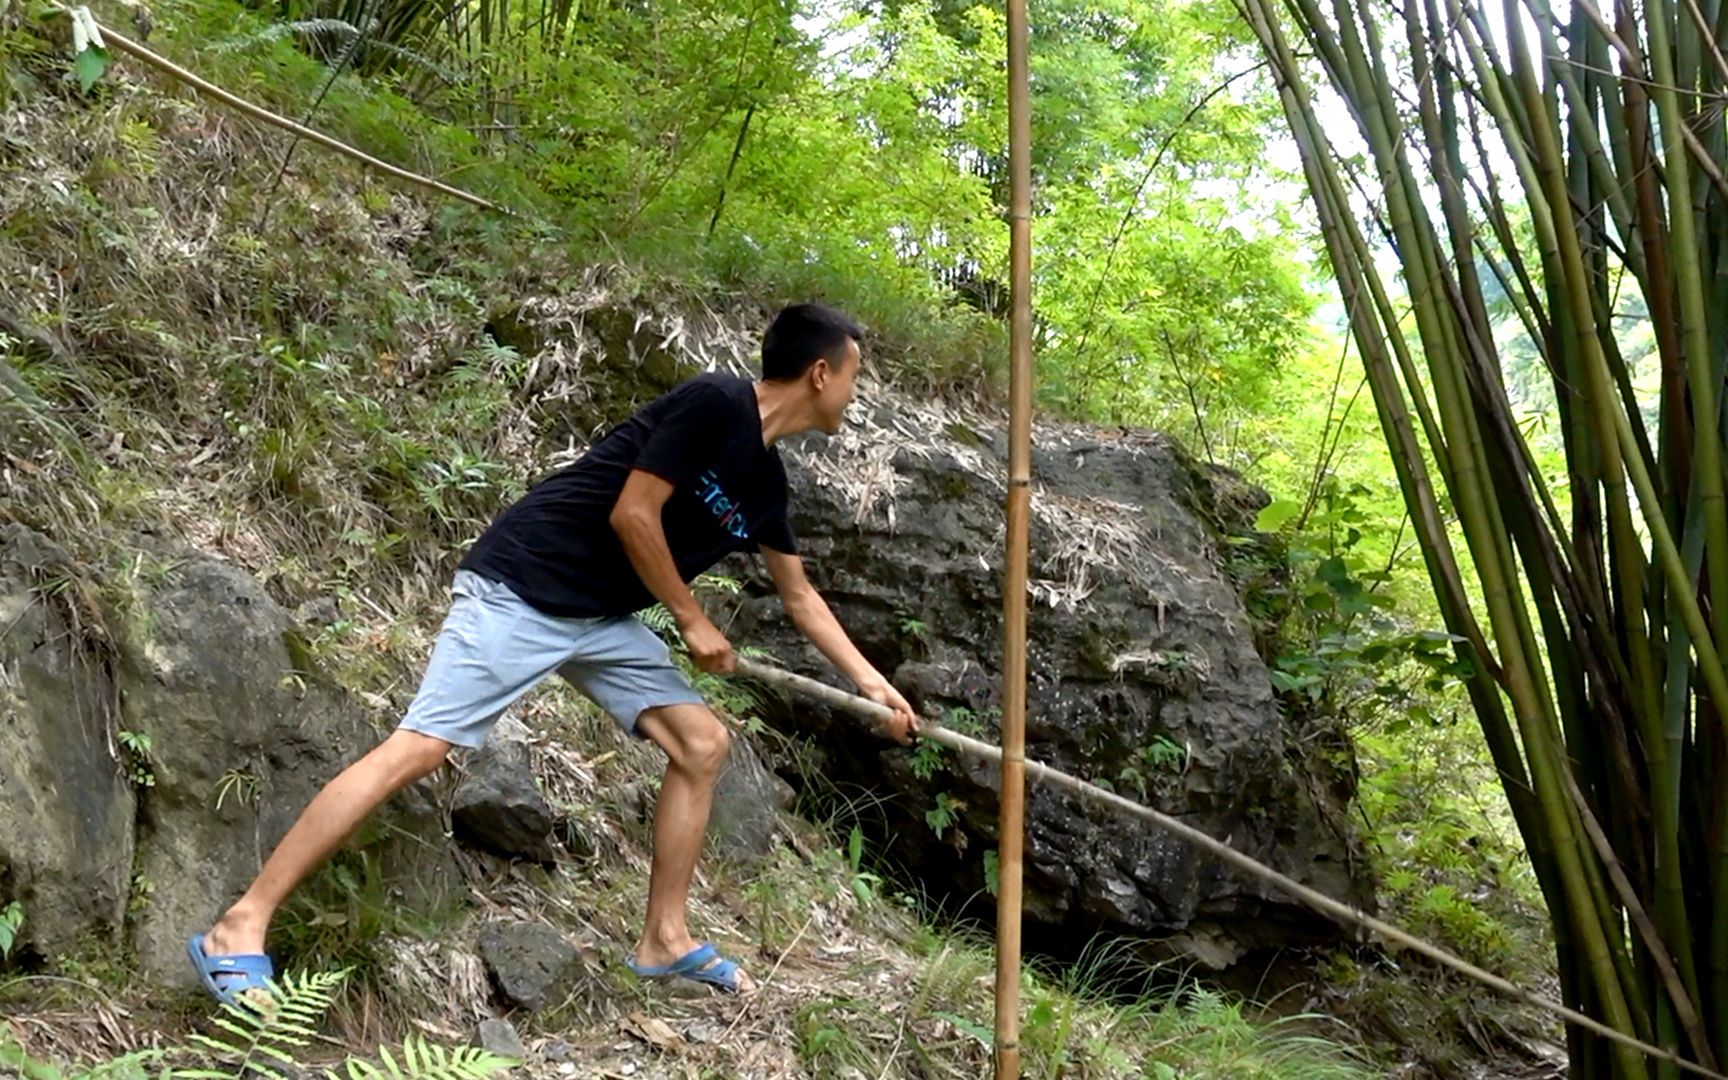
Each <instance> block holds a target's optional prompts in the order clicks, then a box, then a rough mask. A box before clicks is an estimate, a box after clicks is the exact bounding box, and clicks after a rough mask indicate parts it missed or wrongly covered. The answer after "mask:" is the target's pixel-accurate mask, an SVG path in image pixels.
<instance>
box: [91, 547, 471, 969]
mask: <svg viewBox="0 0 1728 1080" xmlns="http://www.w3.org/2000/svg"><path fill="white" fill-rule="evenodd" d="M138 603H139V607H140V611H141V617H140V618H138V619H135V620H133V621H132V626H131V630H130V631H129V632H128V633H127V635H126V637H125V639H124V664H123V665H122V668H121V672H120V678H121V702H122V708H123V710H124V713H125V717H126V722H127V724H128V725H129V726H130V727H131V728H133V729H134V730H137V731H140V732H143V733H145V734H147V735H148V736H149V738H150V743H151V750H150V760H149V763H148V767H149V768H150V770H151V771H152V772H153V774H154V784H153V785H152V786H151V787H150V788H149V789H148V791H147V793H146V795H145V797H144V799H143V805H142V814H141V816H140V821H139V830H138V871H139V874H140V875H141V876H142V878H143V879H144V880H145V881H147V882H148V883H149V885H150V894H149V898H148V903H146V904H144V905H142V907H141V910H140V911H139V912H138V914H137V916H136V919H135V922H134V926H133V934H134V942H133V943H134V947H135V949H136V953H137V956H138V963H139V966H140V968H141V969H142V971H143V972H144V973H145V974H146V975H147V976H149V977H151V978H153V979H155V980H157V981H160V982H166V983H180V984H183V985H190V984H191V981H192V976H191V972H190V970H189V968H188V965H187V963H186V959H185V939H186V936H187V935H188V934H190V933H192V932H194V931H197V930H201V929H203V928H204V927H205V926H207V925H208V924H209V923H210V921H211V920H212V919H214V918H215V917H216V916H217V915H218V914H219V913H220V912H221V911H222V910H223V909H224V908H225V907H226V906H227V905H228V904H229V903H231V902H232V901H233V900H235V899H236V898H238V897H239V895H240V894H241V893H242V892H243V891H244V889H245V888H246V886H247V885H248V884H249V883H250V882H251V880H252V879H253V877H255V876H256V875H257V872H258V870H259V868H260V867H261V866H262V865H263V861H264V859H265V858H267V857H268V856H269V854H270V852H271V851H272V850H273V849H274V848H275V846H276V843H277V841H279V840H280V839H281V838H282V836H283V835H284V834H285V833H286V832H287V831H288V829H289V827H290V826H292V825H293V824H294V822H295V820H296V819H297V818H298V817H299V815H300V812H301V811H302V810H303V809H304V808H305V806H306V804H307V803H308V802H309V801H311V799H312V797H313V795H315V794H317V792H318V790H319V789H320V788H321V787H322V786H323V785H324V784H325V783H326V782H327V781H328V780H330V779H331V778H332V777H333V776H335V775H336V774H337V773H338V772H339V771H341V769H342V768H344V767H345V766H347V765H348V764H349V763H351V762H352V761H353V760H355V759H356V758H357V757H358V756H359V755H360V754H361V753H364V752H365V751H367V750H369V749H371V748H372V746H373V745H375V744H376V743H377V742H378V740H379V739H380V738H381V736H382V734H383V733H382V732H380V731H378V730H377V729H375V728H374V727H373V726H372V725H371V724H370V723H369V722H368V721H367V720H366V718H365V716H364V715H363V714H362V713H361V711H360V710H359V709H358V708H357V707H356V706H355V704H354V703H353V702H352V701H351V700H350V699H349V698H348V696H347V695H346V693H344V692H343V691H342V690H340V689H339V688H337V687H335V686H334V685H332V684H330V683H328V682H326V681H325V680H323V679H321V678H320V677H319V676H318V675H317V673H316V672H314V671H311V670H308V668H309V667H310V665H309V664H308V663H307V662H306V656H305V652H304V650H303V649H299V648H296V647H294V646H295V643H296V641H297V638H296V636H295V630H294V627H293V625H292V622H291V620H290V619H289V617H288V615H287V613H286V612H285V611H283V610H282V608H281V607H279V606H278V605H277V604H276V603H275V602H274V601H273V600H272V599H271V598H270V596H269V595H268V594H267V593H266V592H265V591H264V590H263V588H262V587H261V586H259V584H258V583H257V582H256V581H254V580H253V579H252V577H251V576H250V575H248V574H247V573H245V572H244V571H242V570H241V569H239V568H238V567H235V566H233V565H231V564H228V563H224V562H220V561H217V560H214V559H209V558H205V557H201V556H196V555H189V556H186V557H185V558H184V559H183V561H181V560H178V559H176V560H174V561H171V562H169V563H167V564H165V566H164V568H163V571H162V573H161V574H160V576H159V579H158V580H156V581H155V583H154V584H152V585H150V586H148V588H147V590H146V591H145V592H144V593H143V594H142V596H141V597H140V598H139V601H138ZM380 821H381V822H382V824H383V825H384V826H385V827H383V828H380V827H379V822H374V823H372V828H371V829H370V830H368V831H369V832H370V833H371V834H372V835H382V836H385V837H388V839H385V840H383V841H382V842H381V843H379V844H378V845H377V846H376V849H375V853H376V857H377V860H378V873H379V874H380V876H381V879H382V880H384V881H387V882H390V883H391V888H392V891H393V893H394V895H392V896H390V897H388V899H389V900H390V901H391V902H395V903H401V904H405V905H408V906H410V907H416V908H425V909H428V910H432V909H436V908H437V907H439V906H440V905H441V904H442V902H443V901H444V899H445V898H446V897H447V896H449V895H451V894H454V893H457V892H458V891H459V887H458V880H457V879H458V873H457V870H456V867H455V863H454V861H453V859H452V856H451V854H450V852H449V849H448V847H447V845H446V844H445V843H444V842H443V829H442V827H441V821H440V815H439V814H438V812H437V810H436V807H435V805H434V803H433V801H432V799H431V797H430V794H429V793H428V791H427V790H426V788H425V787H424V785H417V786H415V787H411V788H409V789H408V790H406V791H404V792H403V793H401V794H400V795H399V796H397V797H396V798H395V799H393V800H392V801H391V802H390V803H388V804H386V806H385V808H384V809H383V810H382V811H381V818H380ZM392 824H393V825H395V826H397V827H395V828H390V827H388V826H389V825H392Z"/></svg>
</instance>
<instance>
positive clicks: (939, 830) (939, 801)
mask: <svg viewBox="0 0 1728 1080" xmlns="http://www.w3.org/2000/svg"><path fill="white" fill-rule="evenodd" d="M960 808H961V807H960V804H959V803H958V802H956V801H954V798H953V796H951V795H949V794H948V793H947V792H946V791H939V792H937V793H936V805H935V806H933V807H931V808H930V809H929V810H927V811H925V812H924V823H925V824H926V825H928V826H930V831H931V832H933V833H935V834H936V839H938V840H940V839H942V834H943V833H945V832H947V831H948V830H949V829H950V828H952V827H953V825H954V822H955V819H956V818H957V817H958V813H957V811H959V810H960Z"/></svg>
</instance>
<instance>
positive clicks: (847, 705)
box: [737, 657, 1728, 1080]
mask: <svg viewBox="0 0 1728 1080" xmlns="http://www.w3.org/2000/svg"><path fill="white" fill-rule="evenodd" d="M737 673H738V674H739V675H743V676H745V677H747V678H751V679H756V680H758V681H760V682H763V683H766V684H768V685H769V686H773V687H777V688H779V689H782V690H788V691H794V692H796V693H800V694H803V695H805V696H806V697H810V698H813V699H814V700H816V701H819V702H821V703H823V704H824V705H828V706H830V707H831V708H835V709H840V710H843V711H845V712H848V713H850V714H852V715H853V716H856V717H859V718H860V719H862V720H864V721H865V722H866V723H868V724H869V725H870V726H871V727H872V729H875V730H881V729H883V728H884V727H885V725H886V724H887V723H888V721H889V720H890V719H892V718H893V715H894V713H893V710H891V709H889V708H887V707H886V706H883V705H878V704H876V703H875V702H874V701H870V700H868V699H866V698H861V697H858V696H857V695H855V694H848V693H847V692H846V691H844V690H840V689H838V688H836V687H832V686H828V685H827V684H825V683H819V682H817V681H816V680H815V679H812V678H809V677H807V676H804V675H799V674H796V673H794V672H790V671H783V670H781V669H780V668H777V667H774V666H772V665H770V664H764V663H762V662H761V661H760V660H752V659H750V658H748V657H739V658H738V668H737ZM918 737H919V738H921V739H928V740H929V741H931V742H933V743H936V744H938V745H940V746H945V747H947V748H948V749H950V750H953V751H955V752H956V753H961V754H967V755H970V756H972V757H975V758H982V759H983V760H985V761H990V762H995V763H996V764H997V765H998V766H999V767H1000V766H1002V765H1004V764H1005V758H1004V754H1003V751H1002V750H1000V749H999V748H997V747H994V746H991V745H990V744H989V743H987V742H983V741H981V740H979V739H974V738H970V737H968V736H966V735H962V734H960V733H959V732H956V731H950V730H948V729H947V728H944V727H940V726H938V725H936V724H934V723H932V722H930V721H921V722H920V724H919V728H918ZM1022 765H1023V767H1024V768H1025V771H1026V775H1027V776H1029V777H1031V778H1032V779H1033V780H1035V781H1038V782H1040V783H1046V784H1050V785H1052V786H1054V787H1059V788H1062V789H1063V790H1064V791H1069V792H1073V793H1074V794H1076V795H1079V796H1080V797H1081V798H1083V799H1087V800H1089V801H1091V802H1094V803H1097V804H1099V805H1101V806H1106V807H1109V808H1110V809H1112V810H1115V811H1117V812H1119V813H1123V814H1127V815H1129V816H1131V817H1136V818H1139V819H1141V820H1143V821H1148V822H1150V823H1152V824H1153V825H1156V826H1157V827H1158V828H1160V829H1163V830H1164V831H1166V832H1170V833H1174V834H1175V835H1177V836H1179V837H1181V838H1182V839H1183V840H1186V841H1188V842H1189V843H1191V844H1194V845H1195V846H1196V847H1199V848H1200V849H1202V850H1204V851H1205V852H1207V853H1208V854H1210V855H1213V856H1215V857H1217V858H1219V859H1222V860H1223V861H1225V862H1227V863H1229V864H1230V865H1232V866H1234V867H1236V868H1237V869H1239V870H1241V871H1243V872H1244V873H1247V874H1249V875H1250V876H1252V877H1255V878H1259V879H1260V880H1262V881H1266V882H1270V883H1271V884H1274V885H1276V886H1278V887H1279V888H1280V889H1282V890H1284V891H1285V892H1286V893H1288V894H1289V895H1291V896H1293V897H1295V898H1296V899H1298V900H1300V901H1302V902H1303V903H1305V904H1307V905H1308V906H1309V907H1311V908H1313V909H1314V910H1316V911H1318V912H1320V913H1321V914H1323V915H1328V916H1331V917H1332V918H1335V919H1338V920H1339V921H1341V922H1344V923H1348V924H1350V925H1353V926H1359V927H1361V928H1363V929H1364V930H1368V931H1370V932H1371V933H1373V934H1375V935H1376V936H1378V937H1379V938H1381V939H1382V940H1383V941H1386V942H1387V943H1389V944H1392V945H1396V946H1398V947H1400V948H1405V949H1409V950H1410V951H1411V952H1415V953H1420V954H1421V955H1423V956H1425V957H1427V958H1428V959H1430V960H1433V961H1434V962H1435V963H1437V964H1440V965H1442V966H1443V967H1447V968H1451V969H1452V970H1453V971H1456V972H1458V973H1459V974H1460V975H1463V976H1465V977H1466V978H1468V979H1470V980H1471V981H1473V982H1478V983H1481V984H1482V985H1484V986H1488V987H1492V988H1493V989H1495V990H1498V991H1500V992H1501V993H1502V994H1505V995H1507V996H1508V997H1511V998H1515V999H1517V1000H1518V1001H1522V1002H1524V1003H1525V1004H1527V1005H1531V1006H1533V1007H1535V1008H1538V1009H1541V1010H1542V1011H1544V1012H1547V1013H1552V1014H1553V1015H1555V1016H1558V1017H1560V1018H1562V1019H1564V1020H1566V1021H1568V1022H1569V1023H1573V1024H1576V1025H1578V1026H1580V1027H1584V1028H1588V1029H1589V1030H1591V1031H1593V1032H1595V1033H1596V1034H1598V1035H1601V1036H1602V1037H1603V1038H1606V1039H1610V1040H1613V1041H1614V1042H1616V1043H1618V1044H1620V1045H1621V1046H1624V1047H1628V1048H1630V1049H1634V1050H1637V1051H1638V1052H1640V1053H1643V1054H1646V1055H1648V1056H1649V1057H1651V1058H1654V1059H1655V1060H1657V1061H1663V1062H1668V1063H1671V1064H1674V1065H1676V1066H1678V1067H1679V1068H1681V1069H1683V1070H1685V1071H1687V1072H1689V1073H1692V1074H1694V1075H1697V1076H1708V1077H1712V1078H1714V1080H1728V1077H1725V1076H1723V1074H1721V1073H1719V1072H1716V1071H1715V1070H1713V1069H1710V1068H1707V1067H1705V1066H1702V1065H1698V1064H1696V1063H1694V1062H1690V1061H1683V1060H1681V1059H1680V1057H1679V1055H1677V1054H1674V1053H1672V1052H1670V1051H1667V1050H1663V1049H1661V1048H1659V1047H1656V1046H1652V1045H1651V1044H1649V1043H1647V1042H1644V1041H1643V1040H1641V1039H1637V1038H1634V1037H1633V1036H1630V1035H1627V1034H1625V1033H1624V1032H1620V1031H1616V1030H1614V1029H1613V1028H1611V1027H1609V1026H1608V1025H1607V1024H1604V1023H1602V1021H1600V1020H1597V1019H1595V1018H1594V1017H1591V1016H1586V1015H1584V1014H1583V1013H1581V1012H1579V1011H1578V1010H1576V1009H1572V1008H1569V1007H1567V1006H1565V1005H1562V1004H1561V1003H1560V1002H1558V1001H1554V1000H1553V999H1551V998H1546V997H1543V996H1542V995H1541V994H1538V993H1536V992H1535V991H1533V990H1527V989H1525V988H1523V987H1521V986H1518V985H1517V984H1516V983H1513V982H1511V981H1510V980H1508V979H1504V978H1502V977H1500V976H1499V975H1495V974H1494V973H1492V972H1490V971H1486V970H1484V969H1482V968H1479V967H1477V966H1476V965H1475V964H1472V963H1470V962H1469V961H1468V960H1463V959H1461V958H1459V957H1457V956H1454V955H1452V954H1451V953H1449V952H1447V951H1446V950H1445V949H1442V948H1440V947H1439V946H1437V945H1431V944H1429V943H1428V942H1426V941H1423V940H1422V939H1421V938H1418V937H1416V936H1414V935H1412V934H1408V933H1405V932H1404V931H1403V930H1400V929H1398V928H1397V927H1396V926H1393V925H1392V924H1390V923H1387V922H1382V921H1381V920H1379V919H1376V918H1375V917H1374V916H1372V915H1369V914H1367V913H1365V912H1363V911H1361V910H1359V909H1357V908H1354V907H1352V906H1350V905H1349V904H1346V903H1344V902H1343V901H1341V900H1334V899H1333V898H1332V897H1330V896H1327V895H1326V894H1325V893H1323V892H1320V891H1319V890H1318V889H1314V888H1310V887H1309V886H1307V885H1304V884H1302V883H1301V882H1299V881H1297V880H1295V879H1294V878H1291V877H1289V876H1288V875H1285V874H1282V873H1280V872H1279V871H1277V870H1274V869H1272V868H1271V867H1270V866H1267V865H1265V864H1264V863H1261V862H1259V861H1258V860H1256V859H1254V858H1252V857H1250V856H1248V855H1244V854H1243V853H1242V852H1240V851H1237V850H1236V849H1235V848H1233V847H1231V846H1230V845H1228V844H1226V843H1224V842H1223V841H1221V840H1215V839H1213V838H1212V837H1211V836H1208V835H1207V834H1206V833H1203V832H1201V831H1200V830H1199V829H1196V828H1194V827H1193V826H1192V825H1188V824H1185V823H1183V822H1181V821H1178V820H1177V819H1175V818H1173V817H1170V816H1169V815H1167V814H1162V813H1159V812H1158V811H1157V810H1154V809H1152V808H1151V807H1149V806H1142V805H1140V804H1139V803H1137V802H1133V801H1131V800H1129V799H1125V798H1123V797H1122V796H1120V795H1118V794H1116V793H1115V792H1113V791H1105V790H1104V789H1103V788H1101V787H1097V786H1095V785H1093V784H1089V783H1087V782H1086V781H1084V780H1081V779H1080V778H1078V777H1075V776H1070V775H1068V774H1067V773H1065V772H1061V771H1060V770H1057V769H1052V768H1051V767H1050V766H1048V765H1045V764H1043V763H1042V762H1037V761H1024V760H1023V761H1022Z"/></svg>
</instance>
